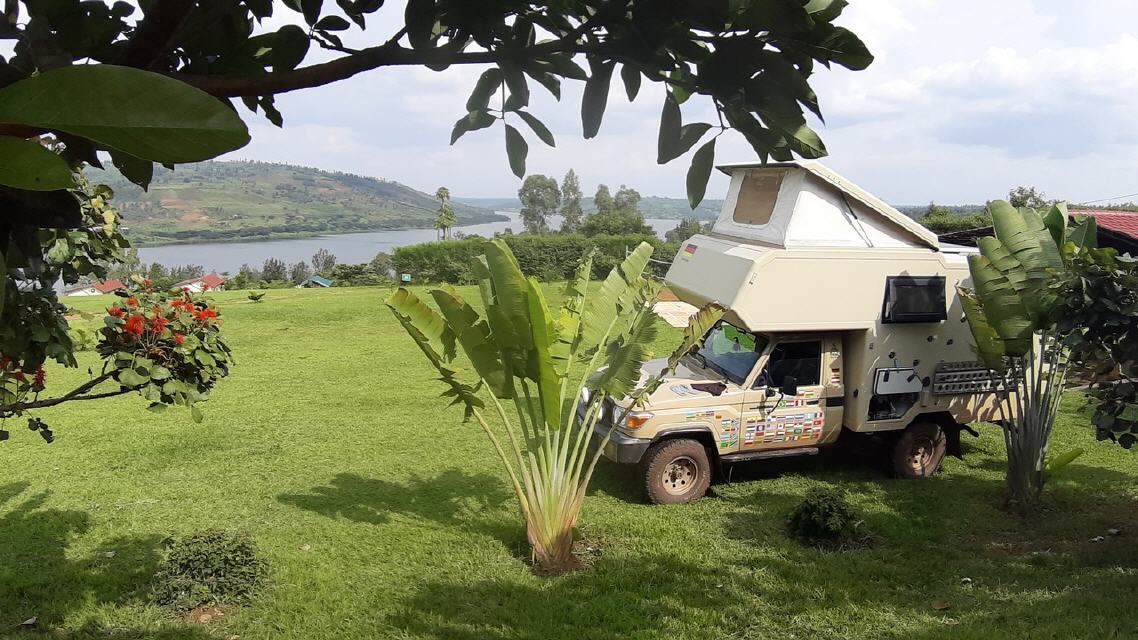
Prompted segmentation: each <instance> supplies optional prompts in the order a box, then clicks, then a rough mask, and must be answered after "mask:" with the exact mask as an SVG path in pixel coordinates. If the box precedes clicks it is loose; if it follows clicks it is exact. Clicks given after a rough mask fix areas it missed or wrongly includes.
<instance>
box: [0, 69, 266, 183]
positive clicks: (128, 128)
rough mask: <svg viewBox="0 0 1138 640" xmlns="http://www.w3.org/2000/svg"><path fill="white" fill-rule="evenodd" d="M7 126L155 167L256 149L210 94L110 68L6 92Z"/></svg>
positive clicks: (0, 106)
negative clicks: (63, 136)
mask: <svg viewBox="0 0 1138 640" xmlns="http://www.w3.org/2000/svg"><path fill="white" fill-rule="evenodd" d="M75 96H83V99H82V100H76V99H75ZM0 123H4V124H18V125H26V126H30V127H41V128H44V129H50V130H53V131H62V132H65V133H70V134H73V135H76V136H80V137H83V138H87V139H89V140H91V141H93V142H96V143H98V144H100V145H102V146H104V147H108V148H110V149H114V150H118V151H122V152H124V153H128V154H130V155H132V156H134V157H136V158H140V159H142V160H151V161H154V162H168V163H182V162H198V161H201V160H209V159H211V158H214V157H217V156H219V155H221V154H223V153H226V152H228V151H233V150H234V149H240V148H241V147H243V146H245V145H246V144H247V143H248V142H249V131H248V129H247V128H246V127H245V123H243V122H241V119H240V118H238V117H237V114H236V113H235V112H234V111H233V110H232V109H230V108H229V107H228V106H227V105H226V104H225V103H223V102H221V101H219V100H217V99H216V98H214V97H213V96H211V95H209V94H207V93H205V92H204V91H201V90H199V89H196V88H194V87H191V86H190V85H188V84H185V83H184V82H180V81H178V80H174V79H173V78H169V77H167V76H164V75H161V74H158V73H151V72H149V71H142V70H140V69H134V68H131V67H120V66H115V65H107V64H98V65H75V66H70V67H63V68H60V69H55V70H52V71H48V72H45V73H42V74H40V75H38V76H34V77H31V78H28V79H26V80H20V81H18V82H15V83H13V84H10V85H8V86H7V87H4V88H3V89H0Z"/></svg>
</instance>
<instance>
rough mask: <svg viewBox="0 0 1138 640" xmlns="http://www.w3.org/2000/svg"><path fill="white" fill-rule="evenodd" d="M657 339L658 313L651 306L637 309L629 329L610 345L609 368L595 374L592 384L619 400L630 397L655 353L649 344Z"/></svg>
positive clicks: (591, 385) (607, 364)
mask: <svg viewBox="0 0 1138 640" xmlns="http://www.w3.org/2000/svg"><path fill="white" fill-rule="evenodd" d="M655 340H656V314H655V313H652V311H651V309H650V308H648V307H647V306H645V307H644V308H641V309H638V310H636V316H635V317H634V319H633V321H632V326H631V328H630V329H629V331H628V332H627V333H626V334H623V335H621V336H619V337H618V338H617V339H615V340H611V341H609V343H608V345H606V347H605V360H604V365H605V368H604V369H602V370H600V371H598V372H597V373H596V374H594V375H593V376H592V378H591V379H590V380H589V386H590V387H591V388H593V389H597V390H599V391H602V392H605V393H607V394H609V395H610V396H612V397H614V398H616V399H618V400H619V399H623V398H626V397H628V396H629V395H630V394H631V393H632V391H633V390H634V389H635V388H636V383H637V382H639V380H640V370H641V369H642V368H643V367H644V363H645V362H647V361H648V359H649V358H651V357H652V352H651V351H650V350H649V347H650V345H651V344H652V342H653V341H655Z"/></svg>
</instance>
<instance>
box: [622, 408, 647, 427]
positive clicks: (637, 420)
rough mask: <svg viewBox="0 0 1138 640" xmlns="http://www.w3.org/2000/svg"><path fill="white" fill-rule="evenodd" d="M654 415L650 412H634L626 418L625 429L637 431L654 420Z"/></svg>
mask: <svg viewBox="0 0 1138 640" xmlns="http://www.w3.org/2000/svg"><path fill="white" fill-rule="evenodd" d="M652 415H653V414H652V413H651V412H649V411H634V412H632V413H630V414H628V415H627V416H625V417H624V428H625V429H627V430H629V431H635V430H637V429H639V428H640V427H643V426H644V425H645V424H647V423H648V421H649V420H651V419H652Z"/></svg>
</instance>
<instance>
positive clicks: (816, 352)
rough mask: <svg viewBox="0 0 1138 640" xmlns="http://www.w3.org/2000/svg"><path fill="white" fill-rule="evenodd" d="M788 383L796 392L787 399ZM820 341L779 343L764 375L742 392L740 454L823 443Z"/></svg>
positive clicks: (816, 339) (773, 351) (772, 352)
mask: <svg viewBox="0 0 1138 640" xmlns="http://www.w3.org/2000/svg"><path fill="white" fill-rule="evenodd" d="M787 378H794V379H795V380H796V382H797V386H798V389H797V391H798V392H797V393H796V394H795V395H793V396H788V395H784V394H783V393H782V391H781V387H782V385H783V383H784V381H785V380H786V379H787ZM823 387H824V385H823V382H822V339H821V337H818V338H806V339H794V340H787V341H786V342H779V343H778V344H776V345H775V346H774V348H773V349H772V350H771V352H770V356H769V357H768V358H767V361H766V364H765V365H764V366H763V369H762V371H761V372H760V373H759V375H758V376H757V377H756V378H755V381H754V383H753V384H752V385H751V387H750V388H748V389H746V390H745V391H744V392H743V415H742V420H743V424H742V425H741V426H742V429H743V433H742V434H741V438H740V449H741V450H743V451H749V450H758V449H783V448H790V447H804V446H810V445H815V444H817V443H818V442H819V440H820V439H821V438H822V434H823V430H824V429H823V427H824V425H825V409H824V406H823V405H822V390H823Z"/></svg>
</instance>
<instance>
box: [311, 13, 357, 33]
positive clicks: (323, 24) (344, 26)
mask: <svg viewBox="0 0 1138 640" xmlns="http://www.w3.org/2000/svg"><path fill="white" fill-rule="evenodd" d="M316 28H317V29H320V30H321V31H347V30H348V29H351V28H352V25H351V24H349V23H348V21H347V20H345V19H343V18H341V17H340V16H324V17H323V18H320V21H319V22H317V23H316Z"/></svg>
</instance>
